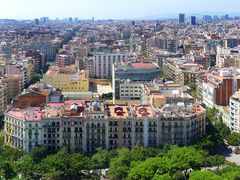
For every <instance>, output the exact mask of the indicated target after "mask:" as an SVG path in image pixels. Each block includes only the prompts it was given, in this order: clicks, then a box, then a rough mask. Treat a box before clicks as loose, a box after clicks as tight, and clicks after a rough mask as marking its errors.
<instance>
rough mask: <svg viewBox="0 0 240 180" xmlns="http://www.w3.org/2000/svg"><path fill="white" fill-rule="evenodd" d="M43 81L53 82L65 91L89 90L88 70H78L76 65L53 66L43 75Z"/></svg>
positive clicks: (54, 85)
mask: <svg viewBox="0 0 240 180" xmlns="http://www.w3.org/2000/svg"><path fill="white" fill-rule="evenodd" d="M43 83H46V84H51V85H53V87H55V88H58V89H60V90H62V91H63V92H87V91H88V90H89V77H88V73H87V72H86V71H78V70H77V68H76V66H74V65H73V66H67V67H58V66H52V67H50V68H49V70H48V71H47V72H46V74H45V75H44V76H43Z"/></svg>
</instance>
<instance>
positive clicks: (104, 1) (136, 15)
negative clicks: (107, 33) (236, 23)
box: [0, 0, 240, 19]
mask: <svg viewBox="0 0 240 180" xmlns="http://www.w3.org/2000/svg"><path fill="white" fill-rule="evenodd" d="M1 1H2V2H0V19H5V18H6V19H34V18H39V17H43V16H46V17H49V18H51V19H55V18H56V17H59V18H64V17H73V18H74V17H78V18H79V19H90V18H91V17H95V19H148V18H149V19H150V18H168V17H169V18H177V15H178V13H186V14H189V15H197V16H198V15H199V16H200V15H203V14H210V15H215V14H216V15H223V14H224V13H228V14H230V15H231V14H233V15H240V13H239V12H240V11H239V9H238V5H240V1H239V0H231V2H229V1H227V0H211V1H209V0H201V1H198V2H196V1H195V0H181V1H180V0H168V1H167V2H166V1H165V0H142V1H141V2H139V0H128V1H127V0H121V1H117V0H88V1H85V0H51V1H49V0H41V1H38V2H36V1H34V0H21V1H20V0H7V1H5V0H1Z"/></svg>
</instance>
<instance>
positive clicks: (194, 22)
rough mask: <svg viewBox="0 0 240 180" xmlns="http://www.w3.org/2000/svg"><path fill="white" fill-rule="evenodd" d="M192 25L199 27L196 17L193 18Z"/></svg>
mask: <svg viewBox="0 0 240 180" xmlns="http://www.w3.org/2000/svg"><path fill="white" fill-rule="evenodd" d="M191 25H193V26H196V25H197V21H196V16H191Z"/></svg>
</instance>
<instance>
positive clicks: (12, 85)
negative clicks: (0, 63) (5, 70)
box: [0, 75, 22, 102]
mask: <svg viewBox="0 0 240 180" xmlns="http://www.w3.org/2000/svg"><path fill="white" fill-rule="evenodd" d="M0 82H1V83H3V84H5V85H6V93H7V94H6V98H7V102H11V101H12V100H13V99H14V97H16V96H17V95H18V94H19V93H21V90H22V83H21V76H19V75H4V76H3V77H1V79H0Z"/></svg>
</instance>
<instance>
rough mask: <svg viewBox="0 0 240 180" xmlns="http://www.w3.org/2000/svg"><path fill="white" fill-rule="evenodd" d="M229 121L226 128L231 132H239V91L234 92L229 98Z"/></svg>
mask: <svg viewBox="0 0 240 180" xmlns="http://www.w3.org/2000/svg"><path fill="white" fill-rule="evenodd" d="M229 110H230V119H229V121H230V122H229V123H228V126H229V128H230V129H231V131H235V132H240V91H239V90H238V91H236V92H235V93H234V94H233V95H232V96H231V98H230V103H229Z"/></svg>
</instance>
